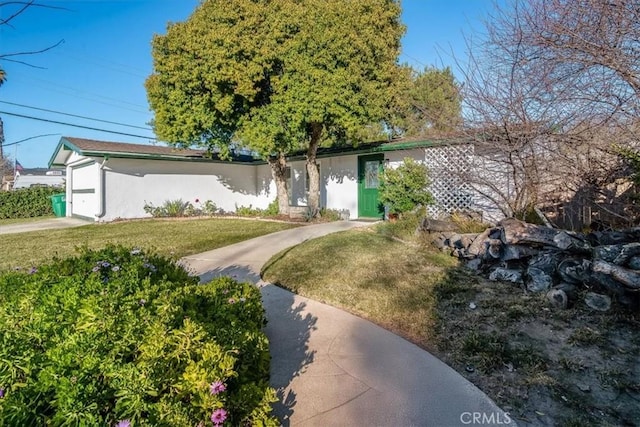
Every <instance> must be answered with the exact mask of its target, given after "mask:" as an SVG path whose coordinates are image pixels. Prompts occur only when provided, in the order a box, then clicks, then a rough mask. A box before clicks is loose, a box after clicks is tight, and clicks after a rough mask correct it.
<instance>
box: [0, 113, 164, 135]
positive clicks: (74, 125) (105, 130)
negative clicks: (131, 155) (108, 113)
mask: <svg viewBox="0 0 640 427" xmlns="http://www.w3.org/2000/svg"><path fill="white" fill-rule="evenodd" d="M0 114H8V115H9V116H15V117H22V118H24V119H30V120H37V121H40V122H47V123H55V124H58V125H64V126H72V127H76V128H81V129H89V130H95V131H98V132H106V133H113V134H116V135H124V136H131V137H134V138H143V139H152V140H154V141H157V139H156V138H154V137H151V136H143V135H134V134H132V133H125V132H118V131H115V130H107V129H99V128H94V127H91V126H82V125H76V124H73V123H66V122H59V121H57V120H49V119H43V118H41V117H33V116H26V115H24V114H16V113H10V112H8V111H0Z"/></svg>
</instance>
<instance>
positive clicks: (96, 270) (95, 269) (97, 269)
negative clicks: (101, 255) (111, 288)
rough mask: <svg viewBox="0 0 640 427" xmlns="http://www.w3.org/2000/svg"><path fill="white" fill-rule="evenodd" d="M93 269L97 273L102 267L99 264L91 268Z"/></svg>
mask: <svg viewBox="0 0 640 427" xmlns="http://www.w3.org/2000/svg"><path fill="white" fill-rule="evenodd" d="M91 271H93V272H94V273H97V272H98V271H100V267H98V266H96V267H93V268H92V269H91Z"/></svg>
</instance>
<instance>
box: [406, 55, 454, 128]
mask: <svg viewBox="0 0 640 427" xmlns="http://www.w3.org/2000/svg"><path fill="white" fill-rule="evenodd" d="M404 72H405V79H404V87H403V90H401V91H399V92H398V95H397V96H398V98H397V103H396V106H395V120H394V123H393V124H394V127H395V131H396V132H398V133H400V134H401V135H402V136H406V137H413V136H425V135H429V136H432V135H436V134H442V133H446V132H451V131H454V130H456V128H457V127H458V126H459V125H460V124H461V121H462V120H461V113H462V111H461V96H460V86H459V84H458V83H457V82H456V79H455V77H454V76H453V73H452V72H451V69H450V68H449V67H446V68H443V69H438V68H435V67H425V69H424V70H423V71H416V70H414V69H413V68H412V67H404Z"/></svg>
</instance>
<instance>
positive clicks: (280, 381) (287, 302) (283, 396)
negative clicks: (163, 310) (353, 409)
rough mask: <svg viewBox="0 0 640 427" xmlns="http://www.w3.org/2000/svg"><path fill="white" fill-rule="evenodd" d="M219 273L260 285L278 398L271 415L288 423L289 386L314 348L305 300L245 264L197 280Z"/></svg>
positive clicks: (290, 407) (291, 404)
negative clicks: (267, 279)
mask: <svg viewBox="0 0 640 427" xmlns="http://www.w3.org/2000/svg"><path fill="white" fill-rule="evenodd" d="M221 276H229V277H232V278H234V279H235V280H238V281H240V282H251V283H254V284H256V285H257V286H258V287H260V292H261V294H262V302H263V305H264V308H265V312H266V317H267V326H266V327H265V329H264V332H265V334H266V335H267V337H268V338H269V350H270V353H271V378H270V384H271V386H272V387H273V388H274V389H276V392H277V396H278V401H277V402H275V403H274V404H273V405H272V407H273V414H274V415H275V416H276V417H278V420H279V421H280V424H281V425H283V426H285V427H286V426H289V425H290V418H291V416H292V414H293V413H294V411H295V407H296V405H297V403H298V402H297V400H296V393H295V390H293V389H292V388H291V387H290V385H291V383H292V381H293V379H294V378H296V377H297V376H299V375H301V374H302V373H303V372H304V371H305V370H306V367H307V366H308V365H309V364H311V363H312V362H313V360H314V353H315V351H311V350H309V338H310V336H311V332H312V331H314V330H315V329H316V322H317V318H316V317H315V316H313V315H312V314H311V313H308V312H306V311H305V309H306V303H304V302H300V301H296V300H295V294H293V293H291V292H289V291H287V290H285V289H282V288H279V287H277V286H275V285H272V284H268V283H265V282H263V281H262V280H261V279H260V275H259V274H257V273H255V272H254V271H253V270H252V269H251V268H249V267H247V266H241V265H230V266H227V267H223V268H217V269H213V270H209V271H207V272H205V273H203V274H201V275H200V280H201V281H202V282H207V281H210V280H212V279H214V278H216V277H221Z"/></svg>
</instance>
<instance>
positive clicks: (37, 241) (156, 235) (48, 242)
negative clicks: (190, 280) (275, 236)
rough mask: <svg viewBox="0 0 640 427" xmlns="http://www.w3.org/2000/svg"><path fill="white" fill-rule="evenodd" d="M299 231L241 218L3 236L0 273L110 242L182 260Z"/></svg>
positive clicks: (120, 224) (134, 223) (139, 223)
mask: <svg viewBox="0 0 640 427" xmlns="http://www.w3.org/2000/svg"><path fill="white" fill-rule="evenodd" d="M294 226H295V225H293V224H287V223H279V222H268V221H257V220H241V219H202V220H141V221H130V222H115V223H109V224H91V225H86V226H82V227H75V228H66V229H59V230H42V231H34V232H28V233H16V234H4V235H0V247H1V248H2V256H1V257H0V270H7V269H11V268H15V267H23V268H28V267H31V266H34V265H39V264H41V263H42V262H43V261H46V260H48V259H50V258H52V257H54V256H58V257H66V256H68V255H71V254H73V253H74V252H75V248H77V247H80V246H86V247H88V248H90V249H99V248H103V247H105V246H106V245H107V244H108V243H113V244H121V245H125V246H136V247H140V248H145V249H154V250H155V251H157V252H158V253H159V254H161V255H167V256H173V257H182V256H186V255H191V254H194V253H199V252H204V251H208V250H212V249H216V248H219V247H222V246H227V245H231V244H234V243H237V242H240V241H243V240H248V239H251V238H254V237H258V236H262V235H264V234H269V233H273V232H276V231H280V230H285V229H288V228H291V227H294Z"/></svg>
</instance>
